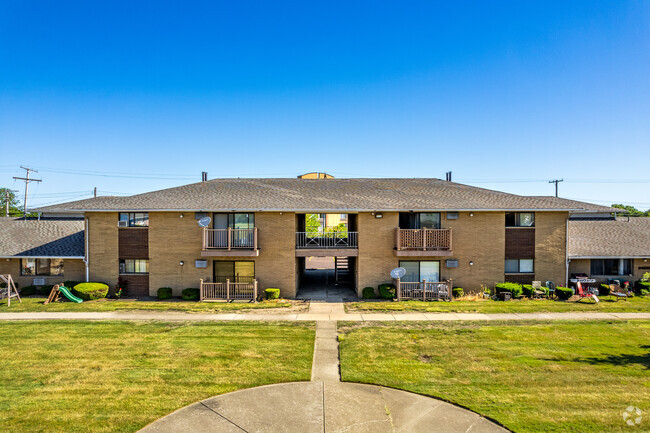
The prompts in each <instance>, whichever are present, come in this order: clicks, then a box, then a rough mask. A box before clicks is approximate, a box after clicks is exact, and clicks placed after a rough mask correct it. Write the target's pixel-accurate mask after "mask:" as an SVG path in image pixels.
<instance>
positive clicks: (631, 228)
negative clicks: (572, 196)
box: [568, 217, 650, 258]
mask: <svg viewBox="0 0 650 433" xmlns="http://www.w3.org/2000/svg"><path fill="white" fill-rule="evenodd" d="M568 253H569V257H570V258H579V257H582V258H634V257H639V258H646V257H647V258H650V218H644V217H637V218H629V220H628V218H626V217H623V218H618V219H608V220H601V221H598V220H569V252H568Z"/></svg>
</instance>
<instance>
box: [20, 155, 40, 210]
mask: <svg viewBox="0 0 650 433" xmlns="http://www.w3.org/2000/svg"><path fill="white" fill-rule="evenodd" d="M20 168H22V169H23V170H25V171H27V175H26V176H25V177H15V176H14V179H16V180H24V181H25V202H24V203H23V205H24V210H23V213H24V216H25V219H27V191H28V190H29V182H42V180H41V179H30V178H29V172H30V171H33V172H34V173H38V170H34V169H33V168H27V167H23V166H22V165H21V166H20Z"/></svg>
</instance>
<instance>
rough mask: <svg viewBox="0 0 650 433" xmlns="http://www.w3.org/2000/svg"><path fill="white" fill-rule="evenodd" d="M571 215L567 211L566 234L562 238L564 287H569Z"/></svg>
mask: <svg viewBox="0 0 650 433" xmlns="http://www.w3.org/2000/svg"><path fill="white" fill-rule="evenodd" d="M571 213H572V212H571V211H569V215H567V217H566V233H565V236H564V263H565V269H564V287H569V263H570V262H571V259H569V218H571Z"/></svg>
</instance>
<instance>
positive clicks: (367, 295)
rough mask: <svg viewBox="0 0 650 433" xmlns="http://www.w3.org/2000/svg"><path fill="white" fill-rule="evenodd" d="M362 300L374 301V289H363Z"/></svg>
mask: <svg viewBox="0 0 650 433" xmlns="http://www.w3.org/2000/svg"><path fill="white" fill-rule="evenodd" d="M362 296H363V299H374V297H375V289H373V288H372V287H364V288H363V291H362Z"/></svg>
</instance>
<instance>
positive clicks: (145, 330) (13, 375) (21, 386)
mask: <svg viewBox="0 0 650 433" xmlns="http://www.w3.org/2000/svg"><path fill="white" fill-rule="evenodd" d="M313 341H314V327H313V325H311V324H280V323H262V322H251V323H248V322H246V323H241V322H240V323H237V324H230V323H224V324H206V323H192V324H188V323H161V322H145V323H143V322H127V321H110V322H109V321H107V322H86V321H75V322H64V321H46V322H18V321H12V322H2V323H0V353H2V364H3V365H2V368H0V413H2V416H1V417H0V431H5V432H36V431H39V432H87V431H92V432H133V431H136V430H137V429H140V428H142V427H143V426H145V425H146V424H148V423H150V422H152V421H154V420H156V419H158V418H160V417H161V416H163V415H166V414H168V413H170V412H172V411H174V410H176V409H178V408H180V407H184V406H186V405H188V404H191V403H193V402H196V401H198V400H201V399H205V398H208V397H210V396H213V395H216V394H222V393H226V392H230V391H235V390H238V389H243V388H249V387H254V386H259V385H265V384H270V383H277V382H289V381H303V380H309V379H310V375H311V373H310V371H311V363H312V353H313Z"/></svg>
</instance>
